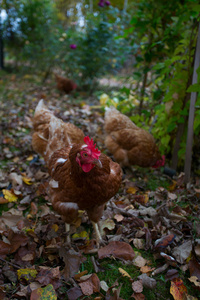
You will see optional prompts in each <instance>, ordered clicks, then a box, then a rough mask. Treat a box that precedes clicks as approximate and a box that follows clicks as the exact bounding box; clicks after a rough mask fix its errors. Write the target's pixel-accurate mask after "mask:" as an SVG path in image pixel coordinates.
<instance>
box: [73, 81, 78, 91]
mask: <svg viewBox="0 0 200 300" xmlns="http://www.w3.org/2000/svg"><path fill="white" fill-rule="evenodd" d="M75 89H77V84H76V83H75V82H72V90H75Z"/></svg>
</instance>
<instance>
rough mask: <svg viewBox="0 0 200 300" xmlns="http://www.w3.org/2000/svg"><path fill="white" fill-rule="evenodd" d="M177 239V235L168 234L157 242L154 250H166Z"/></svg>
mask: <svg viewBox="0 0 200 300" xmlns="http://www.w3.org/2000/svg"><path fill="white" fill-rule="evenodd" d="M175 237H176V236H175V234H168V235H165V236H162V237H161V238H160V239H158V240H156V241H155V244H154V249H155V250H161V249H165V248H166V247H167V246H169V245H170V244H171V243H173V241H174V239H175Z"/></svg>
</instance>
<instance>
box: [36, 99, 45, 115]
mask: <svg viewBox="0 0 200 300" xmlns="http://www.w3.org/2000/svg"><path fill="white" fill-rule="evenodd" d="M42 109H45V110H48V108H47V107H46V105H45V104H44V100H43V99H41V100H40V101H39V102H38V105H37V106H36V108H35V115H36V114H37V113H38V112H40V111H41V110H42Z"/></svg>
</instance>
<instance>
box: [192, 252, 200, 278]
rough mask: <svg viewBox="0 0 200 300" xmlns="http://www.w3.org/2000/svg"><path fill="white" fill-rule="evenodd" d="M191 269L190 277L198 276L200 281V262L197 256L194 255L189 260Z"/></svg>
mask: <svg viewBox="0 0 200 300" xmlns="http://www.w3.org/2000/svg"><path fill="white" fill-rule="evenodd" d="M189 271H190V277H191V276H196V277H197V278H198V280H199V281H200V263H199V262H198V261H197V259H196V258H195V257H192V259H191V260H190V261H189Z"/></svg>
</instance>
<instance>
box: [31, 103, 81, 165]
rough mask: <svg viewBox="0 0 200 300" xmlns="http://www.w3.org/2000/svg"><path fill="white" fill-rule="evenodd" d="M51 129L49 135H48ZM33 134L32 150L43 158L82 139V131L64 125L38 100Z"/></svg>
mask: <svg viewBox="0 0 200 300" xmlns="http://www.w3.org/2000/svg"><path fill="white" fill-rule="evenodd" d="M50 126H51V127H52V130H51V134H50V133H49V129H50ZM33 128H34V133H33V136H32V146H33V149H34V150H35V151H36V152H37V153H39V154H41V155H42V156H43V157H45V160H46V161H48V159H49V157H50V156H51V154H52V153H53V152H55V151H56V150H58V149H60V148H62V147H64V146H67V145H69V141H70V143H80V141H83V139H84V133H83V131H82V130H81V129H80V128H78V127H77V126H75V125H74V124H71V123H65V122H63V121H62V120H61V119H59V118H57V117H55V116H54V114H53V112H51V111H50V110H49V109H48V108H47V107H46V106H45V105H44V103H43V100H40V102H39V103H38V105H37V107H36V110H35V114H34V117H33Z"/></svg>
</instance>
